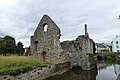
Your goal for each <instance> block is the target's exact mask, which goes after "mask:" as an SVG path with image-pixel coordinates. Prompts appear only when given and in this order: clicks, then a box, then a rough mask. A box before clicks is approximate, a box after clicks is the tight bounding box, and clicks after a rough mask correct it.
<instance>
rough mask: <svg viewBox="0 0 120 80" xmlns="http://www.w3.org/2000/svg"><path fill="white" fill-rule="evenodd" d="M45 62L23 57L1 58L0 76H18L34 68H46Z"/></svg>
mask: <svg viewBox="0 0 120 80" xmlns="http://www.w3.org/2000/svg"><path fill="white" fill-rule="evenodd" d="M47 65H48V63H47V62H40V61H39V60H37V59H33V58H31V57H24V56H7V57H4V56H1V57H0V75H18V74H20V73H24V72H27V71H29V70H31V69H34V68H36V67H46V66H47Z"/></svg>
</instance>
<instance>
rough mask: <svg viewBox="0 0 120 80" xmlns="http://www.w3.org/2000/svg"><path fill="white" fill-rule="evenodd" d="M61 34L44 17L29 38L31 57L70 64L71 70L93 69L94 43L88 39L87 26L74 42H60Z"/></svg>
mask: <svg viewBox="0 0 120 80" xmlns="http://www.w3.org/2000/svg"><path fill="white" fill-rule="evenodd" d="M60 36H61V32H60V29H59V28H58V26H57V25H56V24H55V22H54V21H53V20H52V19H51V18H50V17H49V16H48V15H44V16H43V17H42V19H41V21H40V23H39V24H38V27H37V29H36V30H35V32H34V36H31V45H30V48H31V52H32V55H33V56H34V57H36V58H38V59H40V60H43V61H47V62H52V63H64V62H70V63H71V68H72V67H74V66H80V67H81V68H82V69H83V70H90V69H92V67H94V64H95V63H94V57H93V56H94V55H93V54H94V51H95V50H94V49H95V43H94V41H93V40H92V39H90V38H89V34H88V32H87V25H86V24H85V35H80V36H78V37H77V38H76V40H72V41H64V42H60V40H59V39H60Z"/></svg>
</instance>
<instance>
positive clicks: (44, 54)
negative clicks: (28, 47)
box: [42, 51, 47, 61]
mask: <svg viewBox="0 0 120 80" xmlns="http://www.w3.org/2000/svg"><path fill="white" fill-rule="evenodd" d="M46 54H47V53H46V51H43V52H42V57H43V61H46V60H45V57H46Z"/></svg>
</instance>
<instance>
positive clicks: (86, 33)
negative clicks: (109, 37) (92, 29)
mask: <svg viewBox="0 0 120 80" xmlns="http://www.w3.org/2000/svg"><path fill="white" fill-rule="evenodd" d="M85 36H86V37H89V34H88V32H87V24H85Z"/></svg>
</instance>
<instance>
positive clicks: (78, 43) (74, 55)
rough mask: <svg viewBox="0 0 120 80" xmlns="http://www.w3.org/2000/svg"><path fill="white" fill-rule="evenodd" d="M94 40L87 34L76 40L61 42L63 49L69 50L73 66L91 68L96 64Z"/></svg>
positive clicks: (84, 68)
mask: <svg viewBox="0 0 120 80" xmlns="http://www.w3.org/2000/svg"><path fill="white" fill-rule="evenodd" d="M93 43H94V42H93V40H92V39H90V38H89V37H86V36H85V35H81V36H78V37H77V38H76V40H73V41H64V42H61V46H62V49H63V50H66V51H69V55H70V62H71V66H80V67H81V68H82V69H83V70H90V69H91V68H92V67H91V66H93V65H94V63H93V62H94V56H93V51H94V47H93V46H94V45H93Z"/></svg>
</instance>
